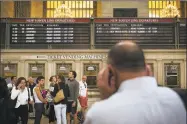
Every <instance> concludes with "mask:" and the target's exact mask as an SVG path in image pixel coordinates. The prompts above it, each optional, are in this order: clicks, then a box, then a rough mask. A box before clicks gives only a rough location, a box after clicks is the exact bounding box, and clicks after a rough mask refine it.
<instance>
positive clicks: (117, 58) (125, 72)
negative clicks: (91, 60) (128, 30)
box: [84, 41, 186, 124]
mask: <svg viewBox="0 0 187 124" xmlns="http://www.w3.org/2000/svg"><path fill="white" fill-rule="evenodd" d="M97 85H98V87H99V90H100V92H101V95H102V97H103V100H101V101H99V102H96V103H95V104H94V105H92V107H91V108H90V109H89V110H88V112H87V115H86V120H85V122H84V124H150V123H151V124H186V110H185V107H184V105H183V103H182V101H181V99H180V97H179V96H178V95H177V94H176V93H175V92H174V91H173V90H171V89H169V88H166V87H158V85H157V81H156V79H155V78H154V77H152V76H149V75H148V73H147V67H146V63H145V57H144V53H143V50H142V49H141V48H140V47H139V46H138V45H137V44H136V43H134V42H132V41H124V42H119V43H118V44H116V45H115V46H114V47H112V49H111V50H110V51H109V53H108V65H107V67H106V68H105V69H103V70H101V72H100V73H99V75H98V82H97Z"/></svg>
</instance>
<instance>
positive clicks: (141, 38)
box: [0, 0, 187, 106]
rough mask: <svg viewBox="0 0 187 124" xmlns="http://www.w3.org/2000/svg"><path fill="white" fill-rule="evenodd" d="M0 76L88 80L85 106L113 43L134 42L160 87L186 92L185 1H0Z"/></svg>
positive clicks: (91, 100)
mask: <svg viewBox="0 0 187 124" xmlns="http://www.w3.org/2000/svg"><path fill="white" fill-rule="evenodd" d="M0 17H1V19H0V44H1V54H0V57H1V65H0V68H1V69H0V76H1V77H5V78H6V80H7V82H9V81H10V77H11V76H17V77H21V76H23V77H26V78H28V77H30V76H32V77H33V78H36V77H38V76H41V75H42V76H45V78H46V83H45V88H48V86H49V82H48V79H49V78H50V76H52V75H64V76H66V77H67V76H68V72H69V71H70V70H75V71H76V72H77V74H78V75H77V80H78V81H80V80H81V77H82V76H83V75H86V76H87V77H88V79H87V84H88V91H89V106H91V104H93V103H94V102H95V101H97V100H99V91H98V89H97V86H96V81H97V74H98V72H99V71H100V70H101V69H102V68H104V67H106V66H107V53H108V50H109V49H110V48H111V47H112V46H113V45H114V44H116V43H117V42H120V41H125V40H132V41H136V42H137V43H138V44H139V45H140V46H141V47H142V48H143V50H144V52H145V57H146V63H147V64H149V65H150V66H151V67H152V70H153V74H154V77H155V78H156V79H157V81H158V83H159V84H160V85H162V86H168V87H177V88H182V89H186V88H187V86H186V42H187V25H186V18H187V2H186V1H183V0H134V1H131V0H113V1H112V0H103V1H102V0H97V1H94V0H93V1H92V0H89V1H85V0H79V1H74V0H69V1H68V0H56V1H54V0H51V1H50V0H48V1H40V0H38V1H0Z"/></svg>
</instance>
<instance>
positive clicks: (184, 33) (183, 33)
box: [179, 19, 187, 45]
mask: <svg viewBox="0 0 187 124" xmlns="http://www.w3.org/2000/svg"><path fill="white" fill-rule="evenodd" d="M186 21H187V19H180V27H179V39H180V41H179V43H180V44H183V45H186V44H187V24H186Z"/></svg>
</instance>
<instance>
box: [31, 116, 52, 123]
mask: <svg viewBox="0 0 187 124" xmlns="http://www.w3.org/2000/svg"><path fill="white" fill-rule="evenodd" d="M48 123H49V120H48V118H46V117H42V121H41V124H48ZM28 124H34V119H29V122H28Z"/></svg>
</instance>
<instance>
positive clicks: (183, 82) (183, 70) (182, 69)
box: [180, 59, 186, 88]
mask: <svg viewBox="0 0 187 124" xmlns="http://www.w3.org/2000/svg"><path fill="white" fill-rule="evenodd" d="M180 73H181V75H180V76H181V81H180V83H181V88H186V59H184V60H183V62H181V66H180Z"/></svg>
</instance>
